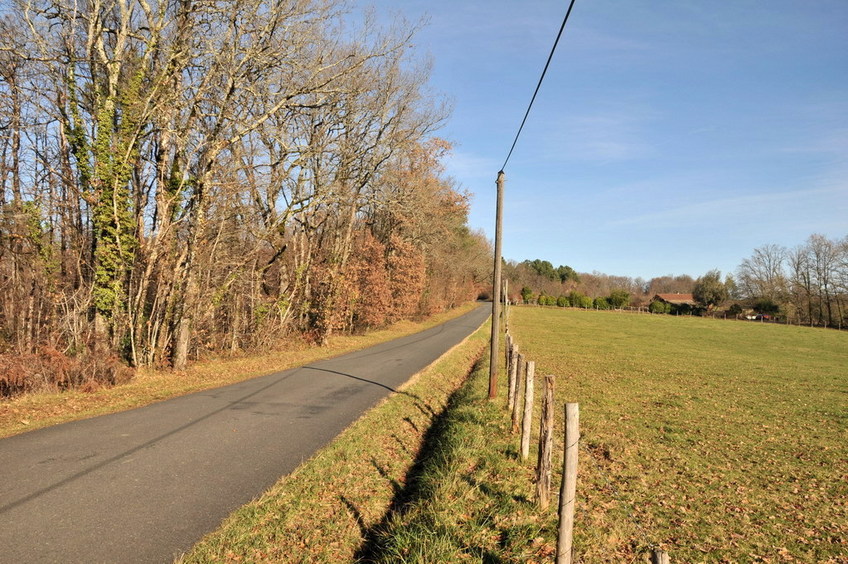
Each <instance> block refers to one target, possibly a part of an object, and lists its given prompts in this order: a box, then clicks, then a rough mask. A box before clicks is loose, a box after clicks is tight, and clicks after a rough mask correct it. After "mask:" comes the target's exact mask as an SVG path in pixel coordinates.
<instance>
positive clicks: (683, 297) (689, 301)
mask: <svg viewBox="0 0 848 564" xmlns="http://www.w3.org/2000/svg"><path fill="white" fill-rule="evenodd" d="M654 299H655V300H657V299H659V300H662V301H664V302H667V303H670V304H672V305H695V298H694V297H693V296H692V294H657V295H656V296H654Z"/></svg>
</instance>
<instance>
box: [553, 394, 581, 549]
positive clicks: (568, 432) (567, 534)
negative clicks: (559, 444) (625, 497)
mask: <svg viewBox="0 0 848 564" xmlns="http://www.w3.org/2000/svg"><path fill="white" fill-rule="evenodd" d="M579 443H580V408H579V404H576V403H567V404H565V457H564V459H563V469H562V486H561V487H560V490H559V534H558V536H557V556H556V563H557V564H571V550H572V539H573V534H574V502H575V499H576V495H577V449H578V447H579Z"/></svg>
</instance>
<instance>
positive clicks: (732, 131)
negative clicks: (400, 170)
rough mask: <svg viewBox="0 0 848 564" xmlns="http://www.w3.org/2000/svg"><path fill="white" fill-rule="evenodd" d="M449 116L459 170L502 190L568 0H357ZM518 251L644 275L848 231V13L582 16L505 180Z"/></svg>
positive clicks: (696, 4)
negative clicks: (394, 29)
mask: <svg viewBox="0 0 848 564" xmlns="http://www.w3.org/2000/svg"><path fill="white" fill-rule="evenodd" d="M367 5H371V6H374V7H375V8H376V10H377V12H378V13H379V15H380V17H381V18H388V17H389V15H390V14H401V15H402V16H404V17H406V18H407V19H408V20H410V21H412V22H417V21H419V20H421V18H426V19H427V21H428V23H427V25H426V26H425V27H424V28H423V29H422V30H421V31H420V32H419V33H418V34H417V36H416V37H415V40H414V46H415V50H416V52H417V53H418V56H420V57H429V58H430V59H431V61H432V64H433V73H432V80H431V87H432V88H433V90H434V91H436V92H440V93H442V94H444V95H445V96H446V97H447V98H448V99H449V100H451V101H452V103H453V108H454V109H453V114H452V117H451V118H450V120H449V121H448V122H447V123H446V125H445V127H444V128H443V129H442V130H441V131H440V132H439V135H440V136H442V137H444V138H446V139H448V140H450V141H452V142H453V143H454V144H455V152H454V154H453V155H452V156H451V158H450V159H449V161H448V162H447V172H448V174H449V175H451V176H453V177H454V178H455V179H456V181H457V182H458V183H459V185H460V186H461V187H462V188H464V189H466V190H468V191H470V192H472V193H473V195H474V196H473V203H472V210H471V214H470V223H471V225H472V227H473V228H475V229H483V230H484V231H485V232H486V233H487V235H488V236H489V237H490V238H491V237H493V236H494V210H495V178H496V176H497V172H498V170H499V169H500V167H501V165H502V164H503V162H504V159H505V158H506V155H507V152H508V151H509V147H510V145H511V143H512V140H513V137H514V136H515V133H516V131H517V129H518V126H519V124H520V121H521V118H522V117H523V115H524V111H525V110H526V107H527V104H528V102H529V101H530V97H531V95H532V93H533V89H534V88H535V86H536V83H537V81H538V79H539V75H540V73H541V71H542V68H543V66H544V63H545V60H546V58H547V56H548V53H549V51H550V48H551V46H552V44H553V41H554V38H555V37H556V33H557V31H558V29H559V26H560V24H561V22H562V18H563V16H564V15H565V10H566V9H567V5H568V2H566V1H565V0H561V1H548V0H539V1H519V0H510V1H504V0H453V1H451V2H446V1H443V0H429V1H419V0H403V1H389V0H378V1H374V0H370V1H368V0H361V1H359V0H358V1H357V2H355V3H354V6H356V7H362V6H367ZM505 172H506V198H505V213H504V240H503V255H504V257H505V258H507V259H511V260H519V261H520V260H524V259H534V258H541V259H546V260H549V261H551V262H552V263H553V264H554V266H557V265H559V264H567V265H569V266H571V267H573V268H574V269H576V270H577V271H579V272H592V271H599V272H604V273H606V274H616V275H625V276H632V277H638V276H641V277H643V278H651V277H654V276H662V275H665V274H691V275H693V276H699V275H701V274H703V273H705V272H706V271H708V270H710V269H713V268H718V269H720V270H721V271H722V272H725V273H726V272H732V271H734V270H735V269H736V267H737V266H738V265H739V263H740V262H741V261H742V260H743V259H744V258H746V257H748V256H750V255H751V253H752V251H753V250H754V249H755V248H757V247H759V246H762V245H764V244H767V243H776V244H781V245H785V246H789V247H792V246H795V245H797V244H801V243H803V242H804V240H805V239H806V238H807V237H808V236H809V235H811V234H813V233H822V234H824V235H826V236H828V237H831V238H837V237H839V238H841V237H845V236H846V235H848V2H846V1H845V0H822V1H819V0H810V1H809V2H798V1H797V0H771V1H769V2H765V1H760V0H757V1H748V0H730V1H727V2H706V1H686V0H674V1H667V0H650V1H645V0H643V1H638V0H621V1H619V0H577V2H576V4H575V7H574V10H573V12H572V14H571V18H570V20H569V23H568V26H567V27H566V30H565V33H564V35H563V37H562V39H561V40H560V43H559V46H558V48H557V52H556V54H555V55H554V59H553V62H552V63H551V67H550V68H549V70H548V74H547V76H546V78H545V82H544V84H543V85H542V89H541V91H540V93H539V95H538V97H537V99H536V103H535V105H534V107H533V110H532V112H531V114H530V117H529V119H528V122H527V125H526V126H525V128H524V131H523V133H522V136H521V138H520V139H519V142H518V145H517V147H516V149H515V152H514V153H513V155H512V157H511V159H510V161H509V163H508V165H507V167H506V169H505Z"/></svg>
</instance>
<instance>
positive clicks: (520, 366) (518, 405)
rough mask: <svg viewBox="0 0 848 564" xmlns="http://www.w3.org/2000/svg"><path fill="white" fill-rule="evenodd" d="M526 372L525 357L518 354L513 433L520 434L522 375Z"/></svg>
mask: <svg viewBox="0 0 848 564" xmlns="http://www.w3.org/2000/svg"><path fill="white" fill-rule="evenodd" d="M523 372H524V355H523V354H521V353H518V359H517V360H516V362H515V400H514V401H513V402H512V432H513V433H517V432H518V425H519V420H518V418H519V417H520V413H519V412H520V409H521V401H519V400H520V398H521V374H523Z"/></svg>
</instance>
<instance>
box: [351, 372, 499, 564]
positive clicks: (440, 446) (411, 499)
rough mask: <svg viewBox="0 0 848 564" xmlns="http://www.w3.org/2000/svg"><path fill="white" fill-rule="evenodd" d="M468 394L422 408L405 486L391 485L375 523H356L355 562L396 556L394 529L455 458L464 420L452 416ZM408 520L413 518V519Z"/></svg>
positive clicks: (466, 390)
mask: <svg viewBox="0 0 848 564" xmlns="http://www.w3.org/2000/svg"><path fill="white" fill-rule="evenodd" d="M482 362H483V361H482V359H481V360H478V361H477V362H476V363H475V364H474V366H472V368H471V370H470V371H469V373H468V375H469V376H470V375H471V374H473V373H474V372H475V371H477V370H479V369H480V366H481V363H482ZM471 393H473V392H472V391H471V390H470V387H469V386H468V385H467V383H466V384H463V385H462V386H460V388H459V389H458V390H456V391H455V392H453V393H452V394H451V395H450V396H449V398H448V401H447V403H446V406H445V408H444V409H443V410H442V411H441V412H440V413H435V412H434V411H433V410H432V409H430V406H426V407H427V409H428V410H429V411H430V412H431V413H432V422H431V424H430V426H429V428H428V429H427V430H426V431H425V433H424V439H423V442H422V445H421V449H420V450H419V452H418V455H417V456H416V458H415V461H414V462H413V464H412V466H411V467H410V469H409V471H408V472H407V474H406V479H405V480H404V482H403V483H405V484H406V485H405V486H404V487H402V488H399V487H397V486H398V484H397V482H394V484H393V485H395V487H396V489H395V496H394V498H393V499H392V502H391V504H390V505H389V508H388V509H387V511H386V513H385V515H383V518H382V519H381V520H380V522H379V523H377V524H376V525H373V526H372V527H364V526H363V524H362V521H361V520H357V521H358V522H359V523H360V527H361V529H362V533H363V538H364V541H363V542H362V544H361V545H360V547H359V549H358V550H357V552H356V555H355V561H356V562H388V561H390V560H391V556H392V555H393V554H396V551H394V550H392V546H391V544H392V542H393V532H394V527H395V526H396V525H397V524H398V523H399V522H402V521H403V519H404V517H405V516H407V515H409V511H410V509H411V508H413V507H415V506H417V505H419V504H422V503H427V502H428V501H429V500H432V499H433V495H434V493H435V489H436V487H437V478H438V476H439V475H440V474H441V472H440V470H442V469H446V468H448V467H450V466H451V464H452V463H453V462H454V461H455V459H456V452H455V445H456V441H457V440H458V439H457V437H456V436H455V428H456V426H457V424H458V423H459V422H461V421H463V420H464V419H465V418H464V417H463V416H462V415H461V414H458V413H456V409H455V408H456V407H457V406H458V405H460V404H462V403H464V402H466V401H468V396H469V395H470V394H471ZM416 407H418V408H419V409H421V410H422V411H424V410H423V409H422V408H421V406H419V405H416ZM378 470H379V468H378ZM434 482H436V483H434ZM342 501H343V502H344V503H345V504H346V505H347V506H348V509H350V510H351V511H352V512H353V514H354V515H358V514H359V511H358V510H357V509H356V508H355V507H353V506H352V505H351V503H350V501H348V500H346V499H343V500H342ZM411 518H412V519H414V517H411ZM422 542H426V539H422ZM457 548H458V549H460V550H463V549H464V550H465V551H466V552H468V553H469V554H473V555H474V556H475V557H476V558H479V559H480V560H479V561H481V562H485V563H491V564H497V563H500V562H502V561H503V560H502V559H501V558H500V557H499V556H497V555H496V554H492V553H491V552H489V551H486V550H484V549H482V548H478V547H468V546H466V547H461V546H457Z"/></svg>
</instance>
